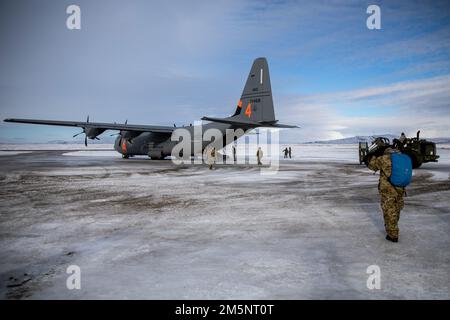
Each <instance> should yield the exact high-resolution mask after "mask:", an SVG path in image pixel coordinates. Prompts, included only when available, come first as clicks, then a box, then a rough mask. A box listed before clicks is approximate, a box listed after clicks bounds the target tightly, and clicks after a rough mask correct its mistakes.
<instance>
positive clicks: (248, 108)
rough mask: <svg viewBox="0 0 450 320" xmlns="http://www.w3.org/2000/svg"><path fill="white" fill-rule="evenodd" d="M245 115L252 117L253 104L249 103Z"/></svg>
mask: <svg viewBox="0 0 450 320" xmlns="http://www.w3.org/2000/svg"><path fill="white" fill-rule="evenodd" d="M245 115H246V116H247V117H249V118H250V117H251V115H252V105H251V103H248V105H247V108H245Z"/></svg>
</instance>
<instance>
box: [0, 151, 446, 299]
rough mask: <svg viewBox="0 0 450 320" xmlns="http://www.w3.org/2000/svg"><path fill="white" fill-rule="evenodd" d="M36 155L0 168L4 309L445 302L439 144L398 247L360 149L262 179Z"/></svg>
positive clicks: (297, 159) (417, 181)
mask: <svg viewBox="0 0 450 320" xmlns="http://www.w3.org/2000/svg"><path fill="white" fill-rule="evenodd" d="M96 147H97V146H96ZM109 147H111V146H109ZM284 147H285V146H281V148H282V149H284ZM38 150H40V152H31V153H27V154H21V155H16V156H12V157H0V165H1V166H0V187H1V189H0V190H1V193H0V195H1V196H0V257H1V259H0V297H1V298H13V299H14V298H31V299H46V298H55V299H61V298H67V299H80V298H88V299H101V298H115V299H128V298H144V299H183V298H187V299H303V298H305V299H310V298H318V299H449V298H450V271H449V270H450V246H449V244H450V232H449V231H450V210H449V207H450V200H449V199H450V179H449V173H450V147H448V146H440V147H439V151H438V153H439V154H440V155H441V159H440V162H439V163H433V164H425V165H424V166H423V167H421V168H420V169H418V170H415V172H414V179H413V183H412V185H411V186H410V187H409V188H408V197H407V198H406V199H405V202H406V206H405V209H404V210H403V211H402V217H401V220H400V230H401V231H400V242H399V243H397V244H393V243H390V242H388V241H386V240H385V239H384V230H383V229H384V228H383V221H382V215H381V210H380V207H379V196H378V193H377V180H378V177H377V176H376V175H373V174H372V173H371V172H370V171H369V170H368V169H367V168H366V167H365V166H361V165H359V164H357V162H358V158H357V145H334V146H333V145H294V146H293V156H294V158H293V159H288V160H284V159H281V161H280V170H279V172H278V173H277V174H275V175H271V176H265V175H261V174H260V170H259V168H258V167H257V166H255V165H219V166H217V168H216V169H215V170H208V169H207V168H206V166H205V165H182V166H176V165H174V164H173V163H172V162H171V161H169V160H166V161H152V160H148V159H146V158H145V157H144V158H133V159H129V160H123V159H120V158H118V157H117V156H111V157H106V156H104V152H108V151H83V152H89V153H88V154H85V155H84V156H83V157H80V156H77V155H79V153H78V152H77V153H69V154H68V152H66V151H49V152H41V151H42V149H38ZM50 150H53V149H50ZM239 151H241V150H239ZM252 151H254V150H252ZM70 152H71V151H70ZM63 154H65V155H63ZM251 154H253V152H252V153H251ZM117 155H118V154H117ZM69 265H78V266H79V267H80V268H81V289H80V290H68V289H67V288H66V279H67V277H68V276H69V275H68V274H66V268H67V267H68V266H69ZM371 265H377V266H379V267H380V271H381V289H380V290H377V289H375V290H370V289H368V288H367V285H366V284H367V279H368V277H369V274H367V268H368V267H369V266H371Z"/></svg>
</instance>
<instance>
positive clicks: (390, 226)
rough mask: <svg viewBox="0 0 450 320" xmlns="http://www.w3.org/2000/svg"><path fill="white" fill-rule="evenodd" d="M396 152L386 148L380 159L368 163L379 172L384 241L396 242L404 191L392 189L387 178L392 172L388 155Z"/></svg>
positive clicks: (371, 168) (374, 158)
mask: <svg viewBox="0 0 450 320" xmlns="http://www.w3.org/2000/svg"><path fill="white" fill-rule="evenodd" d="M392 152H398V151H397V150H395V149H392V148H388V149H386V151H385V152H384V155H382V156H381V157H373V158H372V159H371V160H370V162H369V169H370V170H373V171H375V172H377V171H378V170H379V171H380V182H379V183H378V191H379V192H380V195H381V208H382V209H383V217H384V227H385V229H386V232H387V236H386V240H389V241H392V242H398V232H399V230H398V220H399V219H400V211H401V210H402V208H403V204H404V203H403V194H404V193H405V189H404V188H401V187H394V186H393V185H392V184H391V183H390V181H389V177H390V176H391V172H392V163H391V156H390V153H392Z"/></svg>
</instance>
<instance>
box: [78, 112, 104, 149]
mask: <svg viewBox="0 0 450 320" xmlns="http://www.w3.org/2000/svg"><path fill="white" fill-rule="evenodd" d="M86 123H89V115H88V116H87V119H86ZM82 133H84V134H85V136H84V145H85V146H86V147H87V135H86V128H83V131H81V132H80V133H77V134H75V135H74V136H73V137H74V138H75V137H77V136H79V135H80V134H82ZM96 139H98V138H97V137H96ZM98 140H100V139H98Z"/></svg>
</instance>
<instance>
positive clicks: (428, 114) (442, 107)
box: [0, 0, 450, 142]
mask: <svg viewBox="0 0 450 320" xmlns="http://www.w3.org/2000/svg"><path fill="white" fill-rule="evenodd" d="M70 4H77V5H79V6H80V7H81V30H68V29H67V28H66V19H67V17H68V15H67V14H66V8H67V6H68V5H70ZM370 4H377V5H379V6H380V8H381V30H369V29H368V28H367V27H366V19H367V18H368V17H369V14H367V13H366V10H367V7H368V6H369V5H370ZM449 9H450V2H449V1H392V0H391V1H349V0H345V1H344V0H342V1H341V0H334V1H281V0H278V1H261V0H257V1H243V0H236V1H234V0H226V1H144V0H142V1H138V0H134V1H118V0H95V1H84V0H71V1H65V0H53V1H50V0H40V1H31V0H29V1H23V0H2V1H1V2H0V118H1V119H4V118H7V117H16V118H20V117H22V118H41V119H60V120H79V121H84V120H85V119H86V116H87V115H90V119H91V121H99V122H100V121H102V122H103V121H105V122H114V121H117V122H121V121H125V120H126V119H128V122H129V123H136V124H160V125H171V124H172V123H176V124H178V125H182V124H187V123H190V122H193V121H194V120H197V119H199V118H201V117H202V116H204V115H209V116H219V117H223V116H228V115H230V114H232V113H233V111H234V109H235V105H236V102H237V100H238V99H239V96H240V94H241V92H242V88H243V86H244V82H245V79H246V77H247V75H248V72H249V69H250V66H251V63H252V61H253V60H254V59H255V58H257V57H260V56H264V57H267V59H268V61H269V67H270V73H271V82H272V89H273V95H274V103H275V113H276V117H277V118H278V119H279V120H280V122H283V123H289V124H296V125H299V126H301V129H295V130H284V131H283V132H282V138H283V139H284V140H285V141H289V142H295V141H298V142H301V141H310V140H320V139H333V138H341V137H349V136H353V135H372V134H382V133H393V134H398V133H400V132H402V131H405V132H406V133H407V134H409V135H414V134H415V132H416V130H417V129H421V130H422V133H423V135H424V136H426V137H449V136H450V125H449V124H450V102H449V101H450V90H449V89H450V10H449ZM78 131H79V130H77V129H72V128H57V127H47V126H32V125H14V124H6V123H1V124H0V142H6V141H8V142H11V141H14V142H45V141H49V140H55V139H64V140H70V139H71V137H72V135H73V134H74V133H76V132H78Z"/></svg>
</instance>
